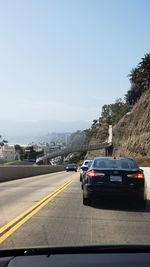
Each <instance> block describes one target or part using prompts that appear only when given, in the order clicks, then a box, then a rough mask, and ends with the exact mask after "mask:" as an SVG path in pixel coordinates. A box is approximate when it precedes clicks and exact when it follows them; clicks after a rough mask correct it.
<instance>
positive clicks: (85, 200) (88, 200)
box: [83, 196, 91, 206]
mask: <svg viewBox="0 0 150 267" xmlns="http://www.w3.org/2000/svg"><path fill="white" fill-rule="evenodd" d="M90 204H91V200H90V199H89V198H85V197H84V196H83V205H85V206H89V205H90Z"/></svg>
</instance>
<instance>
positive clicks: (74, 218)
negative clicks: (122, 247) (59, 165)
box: [0, 169, 150, 248]
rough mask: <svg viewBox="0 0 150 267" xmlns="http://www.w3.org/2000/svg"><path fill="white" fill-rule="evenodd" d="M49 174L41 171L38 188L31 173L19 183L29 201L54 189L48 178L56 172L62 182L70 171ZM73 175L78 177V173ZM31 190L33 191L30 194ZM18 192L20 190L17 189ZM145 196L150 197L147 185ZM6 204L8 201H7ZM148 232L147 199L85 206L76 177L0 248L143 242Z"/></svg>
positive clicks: (149, 239)
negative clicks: (142, 204) (137, 204)
mask: <svg viewBox="0 0 150 267" xmlns="http://www.w3.org/2000/svg"><path fill="white" fill-rule="evenodd" d="M51 175H52V174H50V175H45V179H44V178H43V180H42V182H41V183H42V185H41V190H40V188H39V186H40V181H36V177H33V178H34V181H32V179H33V178H32V179H31V180H30V181H28V182H29V184H30V185H29V184H28V186H27V185H24V183H23V184H22V186H23V187H25V190H26V193H27V191H28V189H30V190H29V191H30V193H29V195H28V198H29V197H30V198H31V199H30V200H31V202H30V205H31V203H32V202H34V201H37V199H39V198H40V197H41V196H40V194H42V193H40V191H42V192H43V194H44V195H45V193H46V194H47V193H48V192H49V189H50V190H54V188H56V185H55V183H54V182H53V183H52V180H54V181H55V182H56V177H57V175H58V176H59V177H60V180H61V179H62V180H61V183H62V182H63V181H64V182H66V179H68V178H70V179H71V176H72V173H65V172H62V173H59V174H58V173H57V174H56V177H55V178H53V179H52V178H51V180H50V177H49V176H51ZM53 175H54V174H53ZM76 175H77V178H78V177H79V174H76ZM146 175H147V178H148V177H149V178H148V181H149V179H150V172H149V170H148V169H147V170H146ZM54 176H55V175H54ZM26 180H28V179H26ZM39 180H40V179H39ZM57 180H58V179H57ZM50 181H51V182H50ZM17 182H18V181H16V183H17ZM19 182H21V181H19ZM16 185H17V184H16ZM148 185H149V182H148ZM7 186H9V184H8V185H7ZM57 186H58V184H57ZM18 187H20V188H22V187H21V185H18ZM31 188H32V189H31ZM34 190H35V192H34ZM6 191H7V190H6ZM10 191H11V190H10ZM14 191H15V190H14ZM18 191H19V190H18ZM22 192H23V190H22ZM32 192H34V193H33V194H35V195H34V197H33V196H32ZM9 193H10V192H9ZM9 193H8V194H9ZM18 195H20V194H19V193H18ZM37 195H38V198H37ZM21 196H23V199H24V201H25V199H26V197H25V194H23V193H22V194H21ZM148 198H149V199H150V189H149V188H148ZM21 199H22V197H21ZM23 199H22V200H23ZM18 201H19V197H18ZM24 201H23V202H21V201H20V204H21V203H22V205H21V206H22V207H21V209H22V210H23V205H24V204H25V206H24V209H25V208H26V201H27V200H26V201H25V203H24ZM27 202H29V201H27ZM9 205H11V201H10V202H9V204H8V206H9ZM13 205H14V206H15V205H17V207H19V206H20V205H19V203H18V202H17V203H16V204H15V201H14V204H13ZM8 206H7V208H8ZM28 207H29V205H28ZM3 212H4V211H3ZM149 233H150V200H148V204H147V207H146V209H143V210H137V209H134V208H128V206H127V205H125V204H124V203H122V202H120V203H115V202H114V203H112V202H111V203H109V202H108V203H106V202H105V203H102V204H100V205H99V206H96V205H94V206H92V207H86V206H83V205H82V191H81V190H80V182H79V179H77V180H76V181H75V182H74V183H72V184H71V185H69V186H68V187H67V188H66V189H65V190H64V191H63V192H61V193H60V194H59V195H58V196H56V198H54V199H53V200H52V201H51V202H49V203H48V204H47V205H46V206H45V207H43V209H41V210H40V211H39V212H38V213H36V214H35V215H34V216H33V217H32V218H30V219H29V220H28V221H27V222H26V223H25V224H23V225H22V226H21V227H20V228H19V229H18V230H17V231H15V232H14V233H13V234H12V235H11V236H10V237H9V238H8V239H6V240H5V241H4V242H3V243H2V244H1V245H0V248H14V247H36V246H61V245H85V244H114V243H117V244H120V243H146V244H147V243H150V235H149Z"/></svg>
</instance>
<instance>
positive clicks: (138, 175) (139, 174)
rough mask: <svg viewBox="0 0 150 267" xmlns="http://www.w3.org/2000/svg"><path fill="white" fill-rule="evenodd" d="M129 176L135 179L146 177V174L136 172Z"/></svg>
mask: <svg viewBox="0 0 150 267" xmlns="http://www.w3.org/2000/svg"><path fill="white" fill-rule="evenodd" d="M127 177H128V178H135V179H144V174H143V173H142V172H135V173H133V174H128V175H127Z"/></svg>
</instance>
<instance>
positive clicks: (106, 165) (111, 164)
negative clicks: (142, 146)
mask: <svg viewBox="0 0 150 267" xmlns="http://www.w3.org/2000/svg"><path fill="white" fill-rule="evenodd" d="M93 167H95V168H100V169H101V168H102V169H111V168H113V169H137V168H138V166H137V164H136V163H135V162H134V161H133V160H131V159H109V158H106V159H104V158H102V159H95V160H94V164H93Z"/></svg>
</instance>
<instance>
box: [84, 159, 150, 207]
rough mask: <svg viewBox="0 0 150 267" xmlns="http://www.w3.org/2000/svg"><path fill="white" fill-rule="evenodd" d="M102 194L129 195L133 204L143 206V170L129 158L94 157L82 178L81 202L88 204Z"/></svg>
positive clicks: (144, 187)
mask: <svg viewBox="0 0 150 267" xmlns="http://www.w3.org/2000/svg"><path fill="white" fill-rule="evenodd" d="M102 196H108V197H124V199H128V198H129V197H130V198H131V199H132V201H134V202H135V204H137V203H138V204H139V205H140V206H141V207H145V205H146V200H147V193H146V181H145V177H144V173H143V170H141V169H140V168H139V167H138V166H137V164H136V162H135V161H134V160H133V159H130V158H125V157H98V158H95V159H94V160H93V162H92V165H91V167H90V169H89V170H88V171H87V172H86V176H85V178H84V184H83V204H84V205H90V203H91V201H92V199H94V198H99V199H100V198H101V197H102Z"/></svg>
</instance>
